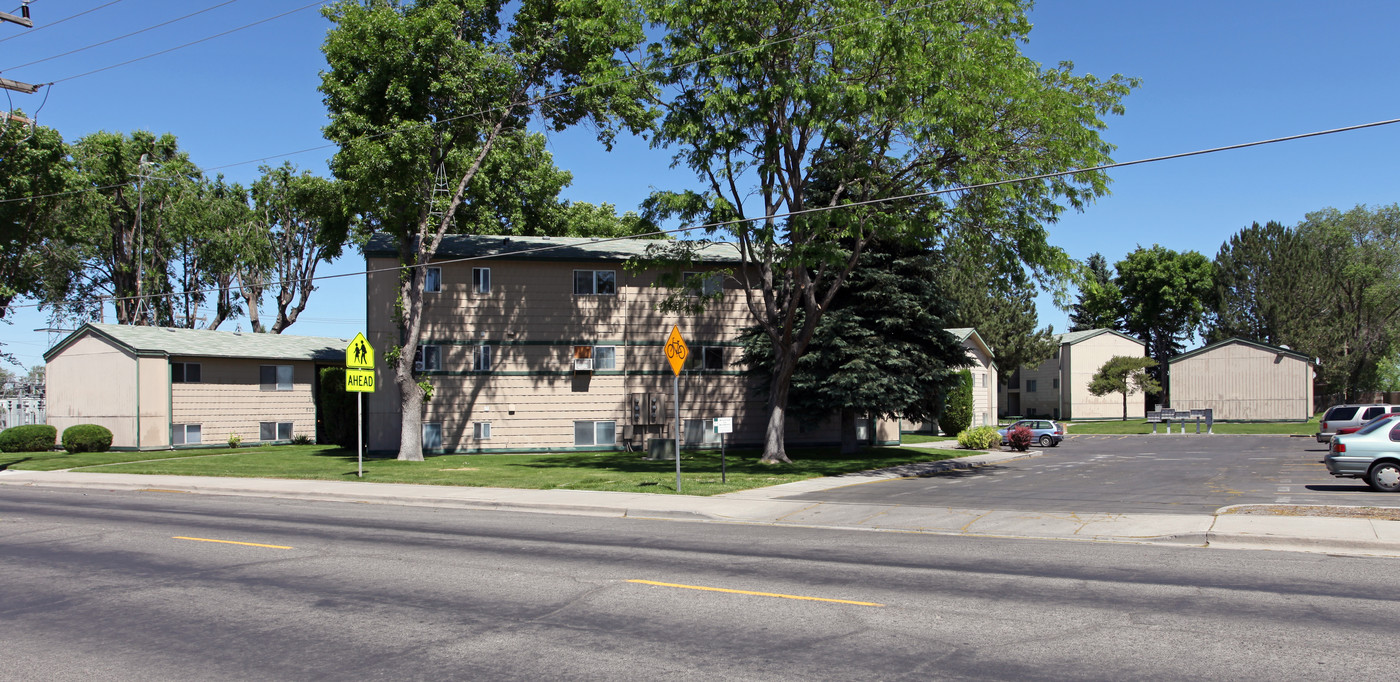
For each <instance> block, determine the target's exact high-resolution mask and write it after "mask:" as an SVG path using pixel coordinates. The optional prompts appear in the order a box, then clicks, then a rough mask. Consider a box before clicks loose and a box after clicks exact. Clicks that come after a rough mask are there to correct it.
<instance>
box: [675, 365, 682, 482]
mask: <svg viewBox="0 0 1400 682" xmlns="http://www.w3.org/2000/svg"><path fill="white" fill-rule="evenodd" d="M675 387H676V492H677V493H679V492H680V491H681V375H680V372H677V373H676V382H675Z"/></svg>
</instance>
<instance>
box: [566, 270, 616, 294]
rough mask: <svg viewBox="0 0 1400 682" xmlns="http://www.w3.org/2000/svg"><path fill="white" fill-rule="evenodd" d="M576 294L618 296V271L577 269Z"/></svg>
mask: <svg viewBox="0 0 1400 682" xmlns="http://www.w3.org/2000/svg"><path fill="white" fill-rule="evenodd" d="M574 294H575V295H577V296H616V295H617V271H615V270H575V271H574Z"/></svg>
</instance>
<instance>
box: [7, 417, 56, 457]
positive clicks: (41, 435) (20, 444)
mask: <svg viewBox="0 0 1400 682" xmlns="http://www.w3.org/2000/svg"><path fill="white" fill-rule="evenodd" d="M56 442H58V429H57V428H55V427H52V426H49V425H47V424H29V425H26V426H12V427H10V428H8V429H5V430H4V431H0V452H48V451H49V450H52V449H53V446H54V443H56Z"/></svg>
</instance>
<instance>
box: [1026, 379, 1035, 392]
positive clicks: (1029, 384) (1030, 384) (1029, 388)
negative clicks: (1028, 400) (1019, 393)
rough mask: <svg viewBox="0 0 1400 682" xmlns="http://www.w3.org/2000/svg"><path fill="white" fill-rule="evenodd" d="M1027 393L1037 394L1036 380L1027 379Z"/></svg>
mask: <svg viewBox="0 0 1400 682" xmlns="http://www.w3.org/2000/svg"><path fill="white" fill-rule="evenodd" d="M1026 393H1035V379H1026Z"/></svg>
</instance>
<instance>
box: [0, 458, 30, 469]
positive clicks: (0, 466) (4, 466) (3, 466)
mask: <svg viewBox="0 0 1400 682" xmlns="http://www.w3.org/2000/svg"><path fill="white" fill-rule="evenodd" d="M31 459H34V458H33V457H21V458H19V459H13V460H10V461H7V462H0V471H4V470H6V469H8V468H10V467H12V466H14V465H16V464H24V463H25V462H28V461H29V460H31Z"/></svg>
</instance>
